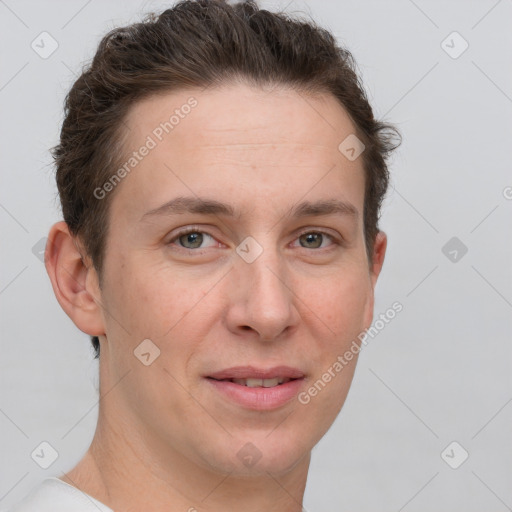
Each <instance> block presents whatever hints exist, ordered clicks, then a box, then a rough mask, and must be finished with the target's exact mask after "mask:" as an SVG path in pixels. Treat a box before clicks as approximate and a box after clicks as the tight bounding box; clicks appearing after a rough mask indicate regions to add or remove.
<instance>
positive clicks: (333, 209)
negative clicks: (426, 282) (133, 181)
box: [140, 197, 359, 221]
mask: <svg viewBox="0 0 512 512" xmlns="http://www.w3.org/2000/svg"><path fill="white" fill-rule="evenodd" d="M182 213H199V214H203V215H224V216H227V217H240V214H237V213H236V210H235V208H233V206H231V205H229V204H225V203H221V202H219V201H216V200H214V199H206V198H200V197H176V198H175V199H171V200H170V201H168V202H167V203H165V204H163V205H161V206H159V207H157V208H155V209H153V210H150V211H148V212H146V213H145V214H144V215H143V216H142V217H141V219H140V220H141V221H142V220H144V219H146V218H147V217H155V216H167V215H177V214H182ZM333 214H341V215H347V216H350V217H354V218H357V217H358V216H359V211H358V210H357V208H356V207H355V206H354V205H353V204H352V203H349V202H346V201H342V200H340V199H329V200H320V201H315V202H310V201H303V202H302V203H299V204H298V205H295V206H294V207H292V208H291V209H290V210H289V211H288V213H287V214H286V216H287V217H296V218H298V217H313V216H321V215H333Z"/></svg>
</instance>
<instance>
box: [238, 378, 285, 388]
mask: <svg viewBox="0 0 512 512" xmlns="http://www.w3.org/2000/svg"><path fill="white" fill-rule="evenodd" d="M231 380H232V381H233V382H234V383H235V384H240V385H242V386H247V387H249V388H258V387H264V388H272V387H274V386H278V385H279V384H283V383H284V382H289V381H290V380H291V379H289V378H288V377H275V378H274V379H231Z"/></svg>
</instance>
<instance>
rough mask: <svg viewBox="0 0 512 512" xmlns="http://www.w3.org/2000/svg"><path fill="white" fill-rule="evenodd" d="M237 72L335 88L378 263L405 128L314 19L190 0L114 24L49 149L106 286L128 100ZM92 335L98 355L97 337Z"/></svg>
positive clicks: (78, 232) (249, 78) (76, 231)
mask: <svg viewBox="0 0 512 512" xmlns="http://www.w3.org/2000/svg"><path fill="white" fill-rule="evenodd" d="M240 79H241V80H243V81H245V82H247V83H250V84H254V85H284V86H288V87H291V88H293V89H295V90H297V91H301V92H305V93H308V92H309V93H330V94H332V95H334V96H335V97H336V98H337V99H338V100H339V102H340V103H341V104H342V105H343V107H344V108H345V110H346V111H347V112H348V114H349V115H350V117H351V119H352V121H353V123H354V125H355V127H356V130H357V132H356V133H357V136H358V137H359V138H360V139H361V140H362V142H363V143H364V145H365V150H364V152H363V154H362V158H363V164H364V168H365V199H364V213H363V217H364V229H365V243H366V250H367V254H368V258H369V261H370V263H371V260H372V254H373V244H374V241H375V236H376V235H377V233H378V219H379V216H380V207H381V204H382V200H383V198H384V195H385V193H386V190H387V188H388V181H389V173H388V169H387V164H386V159H387V156H388V154H389V153H390V152H391V151H392V150H394V149H395V148H396V147H398V146H399V144H400V133H399V132H398V130H397V129H396V128H395V127H394V126H392V125H391V124H388V123H384V122H381V121H377V120H376V119H375V118H374V116H373V111H372V108H371V106H370V104H369V102H368V99H367V96H366V94H365V92H364V89H363V86H362V83H361V82H360V79H359V77H358V74H357V72H356V65H355V62H354V59H353V57H352V55H351V53H350V52H349V51H348V50H346V49H344V48H342V47H340V46H339V45H338V44H337V43H336V40H335V38H334V37H333V36H332V35H331V34H330V33H329V32H328V31H327V30H325V29H322V28H320V27H318V26H317V25H316V24H315V23H314V22H312V21H309V20H308V21H304V20H300V19H292V18H291V17H290V16H289V15H287V14H285V13H271V12H269V11H266V10H263V9H259V7H258V6H257V5H256V3H255V2H253V1H246V2H240V3H237V4H233V5H230V4H228V3H227V2H226V1H225V0H197V1H191V0H184V1H180V2H178V3H177V4H176V5H174V7H173V8H171V9H167V10H166V11H164V12H162V13H161V14H160V15H158V16H157V15H155V14H150V15H149V16H148V17H147V18H146V19H144V20H143V21H142V22H141V23H135V24H133V25H130V26H127V27H122V28H117V29H115V30H112V31H111V32H109V33H108V34H107V35H106V36H105V37H104V38H103V39H102V40H101V42H100V44H99V47H98V50H97V52H96V55H95V56H94V59H93V60H92V63H91V64H90V65H88V66H87V67H86V68H85V69H84V70H83V72H82V74H81V75H80V76H79V78H78V79H77V80H76V82H75V83H74V85H73V87H72V88H71V90H70V91H69V93H68V95H67V97H66V101H65V118H64V121H63V124H62V130H61V134H60V144H58V145H57V146H56V147H54V148H53V149H52V154H53V157H54V159H55V163H56V179H57V187H58V191H59V196H60V201H61V205H62V213H63V217H64V220H65V221H66V223H67V225H68V227H69V230H70V232H71V233H72V234H73V236H75V237H77V238H78V239H79V240H80V241H81V243H82V244H83V247H84V249H85V251H86V252H87V254H88V255H89V257H90V258H91V260H92V264H93V265H94V268H95V269H96V271H97V272H98V276H99V279H100V286H101V282H102V281H101V277H102V269H103V259H104V256H105V246H106V240H107V235H108V228H109V223H108V212H109V205H110V203H111V201H112V197H113V196H114V193H115V192H112V193H110V194H109V196H108V197H107V198H106V199H103V200H98V198H97V197H96V195H95V193H94V191H95V190H97V188H98V187H102V186H103V185H104V183H106V182H107V180H108V179H109V177H111V176H112V174H113V171H114V169H116V168H117V166H118V165H120V162H122V154H121V153H122V147H121V141H122V130H123V122H124V118H125V117H126V115H127V113H128V111H129V109H130V107H132V106H133V105H134V103H135V102H137V101H139V100H141V99H142V98H146V97H148V96H150V95H152V94H155V93H161V92H165V91H169V92H172V91H174V90H178V89H185V88H189V87H208V86H212V85H219V84H223V83H229V82H230V81H231V82H233V81H235V80H240ZM340 142H341V141H340ZM91 341H92V345H93V347H94V350H95V357H96V358H97V357H99V340H98V338H97V337H95V336H93V337H91Z"/></svg>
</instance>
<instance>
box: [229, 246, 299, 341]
mask: <svg viewBox="0 0 512 512" xmlns="http://www.w3.org/2000/svg"><path fill="white" fill-rule="evenodd" d="M230 278H231V281H230V287H231V290H230V293H229V295H230V300H229V309H228V312H227V316H226V320H227V325H228V328H229V330H230V331H231V332H234V333H236V334H244V333H245V334H246V333H247V331H252V332H253V333H256V334H255V335H257V338H258V339H259V340H260V341H275V340H277V339H279V338H280V337H283V336H284V335H285V333H290V332H291V331H292V330H293V329H294V328H295V327H296V326H297V325H298V322H299V312H298V310H297V307H296V303H297V302H296V301H297V300H298V298H297V297H296V295H295V293H294V291H293V286H292V283H291V282H290V276H289V272H288V271H287V269H286V265H285V263H284V262H283V261H281V260H280V258H279V255H278V254H277V253H276V252H272V251H270V250H265V251H263V253H262V254H261V255H260V256H259V257H258V258H257V259H256V260H255V261H253V262H252V263H248V262H246V261H244V260H243V259H242V258H237V260H236V261H235V268H234V269H233V271H232V272H230Z"/></svg>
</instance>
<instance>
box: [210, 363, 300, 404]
mask: <svg viewBox="0 0 512 512" xmlns="http://www.w3.org/2000/svg"><path fill="white" fill-rule="evenodd" d="M304 379H305V374H304V373H303V372H302V371H301V370H299V369H298V368H292V367H290V366H275V367H273V368H268V369H263V368H255V367H254V366H236V367H232V368H226V369H225V370H221V371H218V372H214V373H212V374H210V375H207V376H206V380H207V382H209V383H210V384H211V385H212V389H213V390H215V391H216V392H218V393H220V396H222V397H224V398H227V399H228V400H229V401H230V402H235V403H236V404H238V405H241V406H242V407H244V408H247V409H253V410H259V411H264V410H273V409H277V408H279V407H282V406H284V405H286V404H287V403H290V402H291V401H292V400H293V398H294V397H295V396H296V395H297V393H298V392H299V391H300V389H301V388H302V387H303V384H304Z"/></svg>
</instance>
